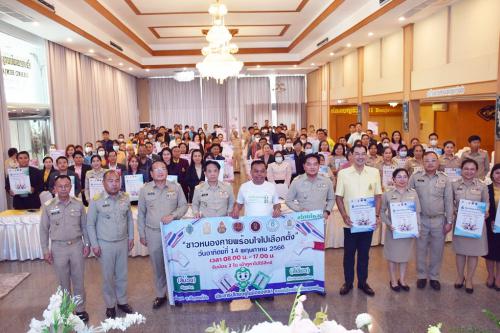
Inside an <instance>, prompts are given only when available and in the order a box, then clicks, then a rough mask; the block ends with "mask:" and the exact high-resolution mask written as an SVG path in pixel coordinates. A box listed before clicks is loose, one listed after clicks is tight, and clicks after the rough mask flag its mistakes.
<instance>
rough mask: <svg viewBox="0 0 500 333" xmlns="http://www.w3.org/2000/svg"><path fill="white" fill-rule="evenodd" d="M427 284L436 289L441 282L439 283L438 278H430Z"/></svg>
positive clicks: (438, 288)
mask: <svg viewBox="0 0 500 333" xmlns="http://www.w3.org/2000/svg"><path fill="white" fill-rule="evenodd" d="M429 284H430V285H431V287H432V289H434V290H437V291H439V290H441V283H439V281H438V280H430V281H429Z"/></svg>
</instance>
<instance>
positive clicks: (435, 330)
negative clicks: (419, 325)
mask: <svg viewBox="0 0 500 333" xmlns="http://www.w3.org/2000/svg"><path fill="white" fill-rule="evenodd" d="M482 312H483V314H484V315H485V316H486V317H487V318H488V319H489V320H490V321H491V322H492V323H493V324H495V326H496V328H497V331H498V330H500V317H498V316H496V315H495V314H494V313H493V312H491V311H490V310H486V309H485V310H483V311H482ZM442 326H443V324H442V323H439V324H437V325H429V328H428V329H427V333H441V327H442ZM452 332H454V333H492V331H491V330H488V329H480V328H476V327H460V328H458V329H453V330H452Z"/></svg>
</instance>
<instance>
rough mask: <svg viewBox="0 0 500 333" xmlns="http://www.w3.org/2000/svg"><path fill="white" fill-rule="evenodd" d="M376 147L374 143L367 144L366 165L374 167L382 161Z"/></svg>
mask: <svg viewBox="0 0 500 333" xmlns="http://www.w3.org/2000/svg"><path fill="white" fill-rule="evenodd" d="M377 152H378V147H377V144H376V143H370V144H369V145H368V159H367V160H366V165H367V166H370V167H373V168H376V167H377V164H378V163H380V161H382V157H381V156H379V155H378V154H377Z"/></svg>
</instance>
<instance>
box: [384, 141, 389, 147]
mask: <svg viewBox="0 0 500 333" xmlns="http://www.w3.org/2000/svg"><path fill="white" fill-rule="evenodd" d="M389 146H390V145H389V142H384V143H383V144H382V147H389Z"/></svg>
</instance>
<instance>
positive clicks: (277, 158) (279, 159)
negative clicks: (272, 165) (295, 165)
mask: <svg viewBox="0 0 500 333" xmlns="http://www.w3.org/2000/svg"><path fill="white" fill-rule="evenodd" d="M274 160H275V161H276V163H278V164H280V163H281V162H283V157H281V156H278V157H276V158H275V159H274Z"/></svg>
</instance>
